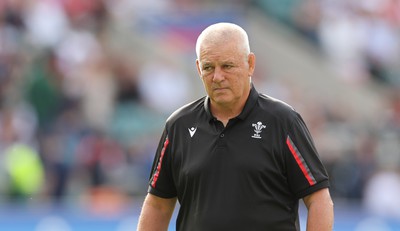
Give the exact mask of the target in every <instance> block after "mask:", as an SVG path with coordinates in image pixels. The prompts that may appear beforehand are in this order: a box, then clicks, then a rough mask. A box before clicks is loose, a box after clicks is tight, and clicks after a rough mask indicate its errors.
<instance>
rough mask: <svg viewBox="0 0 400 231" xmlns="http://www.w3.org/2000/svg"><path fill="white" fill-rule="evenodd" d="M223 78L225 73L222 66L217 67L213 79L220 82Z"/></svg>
mask: <svg viewBox="0 0 400 231" xmlns="http://www.w3.org/2000/svg"><path fill="white" fill-rule="evenodd" d="M223 79H224V73H223V71H222V68H221V67H215V69H214V76H213V81H214V82H217V83H218V82H221V81H222V80H223Z"/></svg>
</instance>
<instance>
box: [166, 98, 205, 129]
mask: <svg viewBox="0 0 400 231" xmlns="http://www.w3.org/2000/svg"><path fill="white" fill-rule="evenodd" d="M205 98H206V97H202V98H199V99H197V100H195V101H192V102H190V103H188V104H185V105H183V106H182V107H180V108H178V109H177V110H175V111H174V112H173V113H172V114H171V115H170V116H169V117H168V119H167V124H170V125H171V124H174V123H175V122H176V121H178V120H180V119H182V118H187V117H190V116H193V115H196V114H197V113H199V111H200V110H204V100H205Z"/></svg>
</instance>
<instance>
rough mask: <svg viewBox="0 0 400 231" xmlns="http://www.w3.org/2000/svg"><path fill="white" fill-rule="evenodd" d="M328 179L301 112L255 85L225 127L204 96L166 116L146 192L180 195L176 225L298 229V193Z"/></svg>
mask: <svg viewBox="0 0 400 231" xmlns="http://www.w3.org/2000/svg"><path fill="white" fill-rule="evenodd" d="M327 187H329V181H328V175H327V172H326V170H325V168H324V166H323V164H322V163H321V160H320V158H319V156H318V153H317V151H316V148H315V146H314V144H313V141H312V138H311V135H310V133H309V131H308V129H307V127H306V125H305V123H304V121H303V119H302V118H301V116H300V115H299V114H298V113H297V112H296V111H295V110H294V109H293V108H292V107H290V106H289V105H287V104H285V103H283V102H282V101H279V100H276V99H274V98H272V97H269V96H267V95H263V94H259V93H258V92H257V91H256V89H255V88H254V86H252V89H251V92H250V95H249V98H248V100H247V102H246V104H245V106H244V108H243V111H242V112H241V114H240V115H238V116H237V117H236V118H233V119H230V120H229V122H228V124H227V125H226V127H224V125H223V124H222V122H220V121H218V120H217V119H216V118H215V117H213V115H212V114H211V112H210V105H209V98H208V97H207V96H206V97H203V98H201V99H199V100H197V101H194V102H192V103H190V104H188V105H186V106H183V107H182V108H180V109H178V110H177V111H176V112H174V113H173V114H172V115H171V116H170V117H169V118H168V120H167V122H166V125H165V129H164V131H163V134H162V137H161V139H160V143H159V146H158V149H157V152H156V156H155V159H154V163H153V168H152V173H151V176H150V182H149V189H148V192H149V193H150V194H153V195H156V196H158V197H162V198H174V197H177V198H178V201H179V203H180V208H179V213H178V217H177V221H176V228H177V230H180V231H224V230H229V231H232V230H240V231H243V230H246V231H251V230H254V231H261V230H268V231H274V230H279V231H286V230H288V231H289V230H290V231H292V230H300V228H299V218H298V206H299V199H300V198H303V197H304V196H307V195H309V194H311V193H313V192H315V191H317V190H320V189H322V188H327Z"/></svg>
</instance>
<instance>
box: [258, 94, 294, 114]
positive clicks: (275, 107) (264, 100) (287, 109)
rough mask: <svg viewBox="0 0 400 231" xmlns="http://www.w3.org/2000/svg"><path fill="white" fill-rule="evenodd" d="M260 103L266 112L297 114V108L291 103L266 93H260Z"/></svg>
mask: <svg viewBox="0 0 400 231" xmlns="http://www.w3.org/2000/svg"><path fill="white" fill-rule="evenodd" d="M259 104H260V107H261V108H262V109H263V110H264V111H266V112H271V113H274V114H276V113H279V114H281V115H282V114H288V115H291V114H293V113H294V114H296V110H295V109H294V107H292V106H291V105H290V104H288V103H286V102H285V101H283V100H280V99H277V98H274V97H272V96H269V95H266V94H259Z"/></svg>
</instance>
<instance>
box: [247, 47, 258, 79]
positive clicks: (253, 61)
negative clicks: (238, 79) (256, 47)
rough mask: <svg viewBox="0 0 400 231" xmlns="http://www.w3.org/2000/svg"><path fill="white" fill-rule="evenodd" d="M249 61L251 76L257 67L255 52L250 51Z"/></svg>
mask: <svg viewBox="0 0 400 231" xmlns="http://www.w3.org/2000/svg"><path fill="white" fill-rule="evenodd" d="M247 62H248V64H249V76H252V75H253V73H254V69H255V68H256V55H255V54H254V53H253V52H250V54H249V55H248V56H247Z"/></svg>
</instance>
